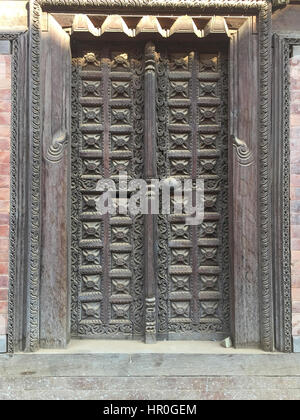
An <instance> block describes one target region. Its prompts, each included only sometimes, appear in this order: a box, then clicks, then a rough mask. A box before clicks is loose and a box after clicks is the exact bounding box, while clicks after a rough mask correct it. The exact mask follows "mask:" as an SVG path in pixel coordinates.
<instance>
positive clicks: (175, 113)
mask: <svg viewBox="0 0 300 420" xmlns="http://www.w3.org/2000/svg"><path fill="white" fill-rule="evenodd" d="M169 121H170V124H189V108H177V107H176V108H174V107H170V114H169Z"/></svg>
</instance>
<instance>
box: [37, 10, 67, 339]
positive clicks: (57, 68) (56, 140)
mask: <svg viewBox="0 0 300 420" xmlns="http://www.w3.org/2000/svg"><path fill="white" fill-rule="evenodd" d="M70 63H71V56H70V48H69V36H68V35H67V34H66V33H65V32H64V31H63V30H62V28H61V27H60V26H59V25H58V24H57V22H56V21H55V20H54V19H53V18H52V17H51V16H50V15H48V23H47V31H43V32H42V39H41V127H42V130H41V145H42V172H41V173H42V176H41V178H42V180H41V191H42V195H41V225H42V234H41V252H42V255H41V289H40V305H41V308H42V310H41V313H40V344H41V346H42V347H44V346H46V347H61V346H65V345H66V343H67V341H68V335H69V302H68V293H69V284H68V270H69V266H68V247H69V234H70V232H69V230H70V229H69V226H68V219H69V217H68V214H69V213H68V212H69V204H68V196H69V170H70V163H69V159H70V153H69V147H70V142H69V138H70V108H71V105H70V88H71V75H70ZM64 136H67V138H66V140H64Z"/></svg>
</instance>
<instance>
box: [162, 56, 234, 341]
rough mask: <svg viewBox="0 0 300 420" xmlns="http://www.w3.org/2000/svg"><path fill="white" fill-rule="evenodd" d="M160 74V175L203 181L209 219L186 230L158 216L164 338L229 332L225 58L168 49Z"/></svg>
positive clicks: (175, 220) (179, 221)
mask: <svg viewBox="0 0 300 420" xmlns="http://www.w3.org/2000/svg"><path fill="white" fill-rule="evenodd" d="M157 73H158V84H157V89H158V90H157V98H158V101H157V112H158V115H159V121H162V122H161V123H160V124H159V126H158V136H159V140H158V149H159V157H158V163H159V165H158V168H159V176H160V177H161V178H163V177H166V176H167V177H168V176H172V177H175V178H178V179H180V180H184V179H186V178H192V179H194V180H195V179H196V178H197V177H198V178H200V177H201V178H204V183H205V184H204V185H205V218H204V221H203V223H202V224H201V225H200V226H199V227H198V226H188V225H186V224H185V220H184V217H182V216H181V217H180V216H176V215H173V216H169V217H168V216H163V215H160V216H159V217H158V235H159V239H158V246H159V261H158V266H159V270H158V285H159V290H158V293H159V298H158V333H159V336H160V337H162V338H163V337H164V338H166V337H169V338H170V337H172V338H182V337H184V336H185V338H187V337H188V336H189V334H190V336H191V337H198V338H199V337H201V333H203V332H208V333H210V337H212V336H213V335H214V333H219V332H220V333H223V334H226V333H228V332H229V293H228V289H229V272H228V271H229V255H228V216H227V201H228V198H227V196H228V179H227V172H228V167H227V140H228V138H227V59H226V55H225V54H220V53H214V54H201V53H199V52H190V53H186V52H183V53H180V52H179V53H168V52H162V53H161V57H160V62H159V63H158V71H157ZM164 162H165V164H164ZM202 336H203V335H202Z"/></svg>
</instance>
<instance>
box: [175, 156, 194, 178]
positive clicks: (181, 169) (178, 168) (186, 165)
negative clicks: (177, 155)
mask: <svg viewBox="0 0 300 420" xmlns="http://www.w3.org/2000/svg"><path fill="white" fill-rule="evenodd" d="M190 166H191V161H190V159H170V175H177V176H182V175H183V176H187V175H189V173H190V169H191V168H190Z"/></svg>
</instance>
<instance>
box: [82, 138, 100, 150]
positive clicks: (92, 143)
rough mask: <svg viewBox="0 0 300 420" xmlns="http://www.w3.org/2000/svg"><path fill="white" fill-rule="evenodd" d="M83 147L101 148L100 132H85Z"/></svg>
mask: <svg viewBox="0 0 300 420" xmlns="http://www.w3.org/2000/svg"><path fill="white" fill-rule="evenodd" d="M82 140H83V141H82V147H83V149H97V150H99V149H100V148H101V137H100V134H84V135H83V138H82Z"/></svg>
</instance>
